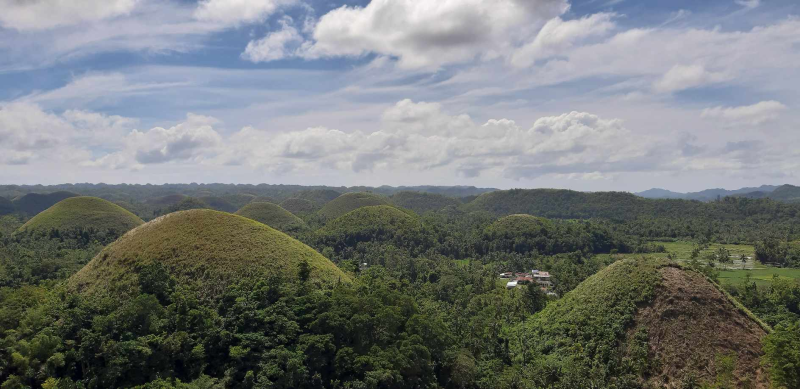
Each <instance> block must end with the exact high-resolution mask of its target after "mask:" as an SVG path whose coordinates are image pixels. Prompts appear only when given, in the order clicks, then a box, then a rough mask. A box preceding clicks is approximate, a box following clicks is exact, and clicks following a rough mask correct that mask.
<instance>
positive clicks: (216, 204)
mask: <svg viewBox="0 0 800 389" xmlns="http://www.w3.org/2000/svg"><path fill="white" fill-rule="evenodd" d="M200 201H202V202H204V203H206V204H207V205H208V207H209V208H211V209H213V210H216V211H222V212H230V213H233V212H236V210H237V209H238V208H237V207H236V206H235V205H233V204H231V202H230V201H228V200H225V199H224V198H222V197H215V196H204V197H200Z"/></svg>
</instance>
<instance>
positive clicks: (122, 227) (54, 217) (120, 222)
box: [19, 197, 144, 233]
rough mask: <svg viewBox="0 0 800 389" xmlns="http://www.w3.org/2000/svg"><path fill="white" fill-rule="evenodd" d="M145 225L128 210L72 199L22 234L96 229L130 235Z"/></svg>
mask: <svg viewBox="0 0 800 389" xmlns="http://www.w3.org/2000/svg"><path fill="white" fill-rule="evenodd" d="M142 223H144V222H143V221H142V219H140V218H139V217H138V216H136V215H134V214H132V213H131V212H129V211H128V210H126V209H124V208H122V207H120V206H119V205H116V204H113V203H111V202H108V201H106V200H103V199H99V198H97V197H70V198H68V199H65V200H62V201H60V202H58V203H57V204H55V205H53V206H52V207H50V208H48V209H47V210H45V211H42V212H41V213H39V214H38V215H36V216H35V217H34V218H33V219H31V220H29V221H28V222H27V223H25V224H24V225H23V226H22V227H20V229H19V231H27V232H34V231H39V232H48V231H50V230H53V229H56V230H60V231H69V230H77V229H89V228H93V229H95V230H98V231H108V230H114V231H117V232H119V233H123V232H126V231H128V230H130V229H132V228H134V227H136V226H139V225H141V224H142Z"/></svg>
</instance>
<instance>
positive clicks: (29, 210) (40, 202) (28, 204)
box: [13, 192, 78, 216]
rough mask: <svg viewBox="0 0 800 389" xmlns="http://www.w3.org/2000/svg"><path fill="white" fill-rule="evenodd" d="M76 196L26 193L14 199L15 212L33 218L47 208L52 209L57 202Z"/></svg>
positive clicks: (64, 193)
mask: <svg viewBox="0 0 800 389" xmlns="http://www.w3.org/2000/svg"><path fill="white" fill-rule="evenodd" d="M77 196H78V195H77V194H75V193H72V192H53V193H48V194H41V193H28V194H26V195H24V196H22V197H20V198H17V199H14V200H13V201H14V205H15V206H16V207H17V210H19V211H20V212H24V213H26V214H28V215H29V216H34V215H36V214H38V213H39V212H42V211H44V210H45V209H47V208H50V207H52V206H53V205H55V204H56V203H57V202H59V201H61V200H64V199H67V198H70V197H77Z"/></svg>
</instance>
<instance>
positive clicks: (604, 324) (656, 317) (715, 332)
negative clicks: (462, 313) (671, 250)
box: [511, 259, 768, 388]
mask: <svg viewBox="0 0 800 389" xmlns="http://www.w3.org/2000/svg"><path fill="white" fill-rule="evenodd" d="M752 317H753V316H752V314H751V313H750V312H749V311H747V310H746V309H745V308H742V307H741V305H736V304H735V303H734V302H733V301H732V300H730V299H729V298H728V297H727V295H726V294H724V293H723V292H722V291H720V289H719V288H718V287H717V286H716V285H715V284H713V283H711V282H710V281H707V279H706V278H705V277H704V276H702V275H700V274H699V273H695V272H692V271H686V270H682V269H680V268H677V267H675V266H674V265H670V264H668V263H666V262H661V261H652V260H650V261H648V260H632V259H627V260H621V261H618V262H616V263H614V264H612V265H610V266H608V267H607V268H605V269H603V270H601V271H600V272H599V273H597V274H595V275H593V276H592V277H590V278H588V279H587V280H586V281H584V282H583V283H581V284H580V285H579V286H578V287H577V288H575V289H574V290H573V291H571V292H569V293H567V294H566V295H565V296H564V297H563V298H562V299H560V300H558V301H555V302H553V303H551V304H548V306H547V307H546V308H545V309H544V310H543V311H541V312H539V313H538V314H536V315H534V316H533V317H531V318H530V319H529V320H528V321H527V322H525V323H524V324H522V325H521V326H520V327H519V328H518V331H519V332H518V333H517V334H516V335H515V336H514V337H513V339H514V341H513V344H512V347H511V349H512V356H513V358H514V359H515V361H516V362H517V363H520V364H521V371H523V372H524V373H523V374H524V375H525V377H526V378H527V379H530V380H531V383H533V386H536V387H576V388H577V387H605V386H607V385H609V384H613V385H615V386H617V387H642V386H644V387H696V386H698V385H699V384H702V383H707V384H719V383H720V381H724V382H723V383H722V385H723V386H720V387H745V386H747V385H749V384H752V385H753V387H768V386H767V385H768V383H767V381H768V378H767V377H766V373H765V372H764V371H762V369H761V366H760V363H759V358H760V356H761V354H762V351H761V339H762V338H763V337H764V336H765V335H766V334H767V332H766V330H765V328H764V327H762V326H761V325H760V324H759V323H757V322H756V321H755V320H754V319H752ZM692 384H693V385H694V386H692Z"/></svg>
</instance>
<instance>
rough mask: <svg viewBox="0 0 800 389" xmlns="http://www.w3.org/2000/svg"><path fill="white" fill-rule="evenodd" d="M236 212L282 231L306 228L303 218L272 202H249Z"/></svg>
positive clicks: (295, 230)
mask: <svg viewBox="0 0 800 389" xmlns="http://www.w3.org/2000/svg"><path fill="white" fill-rule="evenodd" d="M236 214H237V215H239V216H244V217H246V218H248V219H252V220H255V221H257V222H259V223H262V224H266V225H268V226H270V227H272V228H274V229H276V230H279V231H283V232H297V231H301V230H305V229H306V228H308V226H307V225H306V223H305V222H304V221H303V219H300V218H299V217H297V216H295V215H293V214H292V213H291V212H289V211H287V210H285V209H283V208H281V207H280V206H279V205H277V204H273V203H266V202H256V203H250V204H247V205H245V206H244V207H242V208H241V209H240V210H238V211H236Z"/></svg>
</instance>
